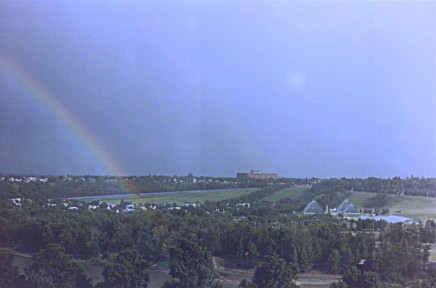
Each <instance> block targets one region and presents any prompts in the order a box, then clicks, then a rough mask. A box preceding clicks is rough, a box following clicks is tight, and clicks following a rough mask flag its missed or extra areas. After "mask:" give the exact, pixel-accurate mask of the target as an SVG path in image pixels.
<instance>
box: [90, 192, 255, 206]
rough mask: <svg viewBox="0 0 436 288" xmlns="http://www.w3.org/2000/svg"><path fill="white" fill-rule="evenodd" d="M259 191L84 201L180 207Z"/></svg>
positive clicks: (186, 193)
mask: <svg viewBox="0 0 436 288" xmlns="http://www.w3.org/2000/svg"><path fill="white" fill-rule="evenodd" d="M256 190H257V189H250V188H247V189H243V190H242V189H241V190H238V189H237V190H233V189H228V190H227V189H226V190H214V191H208V192H207V191H205V192H203V191H202V192H179V193H168V194H165V193H162V194H150V195H140V196H123V197H110V198H101V199H98V198H97V199H96V198H93V199H82V200H84V201H104V202H112V203H118V202H120V200H121V198H123V200H124V201H128V202H134V203H141V202H142V203H155V204H160V203H177V204H179V205H181V204H184V203H185V202H200V203H204V202H205V201H206V200H209V201H221V200H225V199H230V198H235V197H239V196H241V195H246V194H250V193H252V192H254V191H256Z"/></svg>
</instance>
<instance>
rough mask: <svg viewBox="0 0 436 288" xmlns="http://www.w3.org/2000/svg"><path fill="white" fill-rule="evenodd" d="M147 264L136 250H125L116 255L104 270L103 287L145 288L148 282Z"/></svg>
mask: <svg viewBox="0 0 436 288" xmlns="http://www.w3.org/2000/svg"><path fill="white" fill-rule="evenodd" d="M146 268H147V263H146V262H145V261H144V260H143V259H142V257H141V255H139V253H138V252H137V251H136V250H133V249H126V250H123V251H121V252H120V253H118V255H117V256H116V257H115V260H114V261H113V262H110V263H108V264H107V265H106V266H105V268H104V270H103V276H104V280H105V281H104V286H105V287H111V288H145V287H147V285H148V282H149V281H150V278H149V276H148V273H147V271H146V270H145V269H146Z"/></svg>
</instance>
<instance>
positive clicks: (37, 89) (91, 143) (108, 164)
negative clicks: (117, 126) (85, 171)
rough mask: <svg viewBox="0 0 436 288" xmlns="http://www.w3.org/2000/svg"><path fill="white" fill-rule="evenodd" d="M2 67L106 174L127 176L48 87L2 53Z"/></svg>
mask: <svg viewBox="0 0 436 288" xmlns="http://www.w3.org/2000/svg"><path fill="white" fill-rule="evenodd" d="M0 67H1V68H2V70H4V71H5V72H7V73H8V74H9V75H11V76H12V77H14V78H15V79H16V80H17V81H18V82H19V83H20V84H21V85H22V86H23V87H24V88H26V89H27V90H28V91H29V92H30V95H31V96H32V97H34V98H35V99H38V100H39V101H40V102H42V103H43V104H44V105H46V106H47V107H48V108H49V109H50V110H51V111H53V112H54V113H55V114H56V115H57V116H58V117H59V118H60V119H62V120H63V122H64V123H65V124H66V126H68V128H69V129H70V130H71V131H72V132H73V133H74V134H75V135H76V136H77V137H78V138H79V139H81V141H82V142H83V143H84V144H85V145H86V146H87V147H88V149H89V150H90V151H91V153H92V154H93V155H95V157H96V158H97V160H98V161H99V162H100V163H101V164H102V165H103V167H104V168H105V169H106V170H107V171H106V172H107V173H109V174H112V175H115V176H123V175H126V174H124V173H123V169H121V167H120V166H119V165H118V164H117V163H116V162H115V161H114V160H113V158H112V157H111V156H110V153H109V152H108V151H107V150H106V148H105V147H104V146H103V145H102V144H101V143H99V141H98V140H97V138H96V137H95V136H94V135H93V134H92V133H91V132H90V131H89V130H88V129H87V128H86V127H85V126H84V125H83V124H82V123H80V121H79V120H78V119H77V118H76V117H75V116H74V115H73V114H72V113H71V112H70V111H68V109H67V108H65V106H64V105H62V103H61V102H60V101H58V100H57V99H56V97H55V95H53V93H51V92H50V91H49V90H48V89H47V88H46V87H44V85H43V84H42V83H40V82H39V81H37V80H36V79H35V78H34V77H32V76H31V75H30V74H29V73H28V72H27V71H25V70H24V69H22V68H20V66H18V65H17V64H15V63H14V61H12V59H11V58H10V57H7V56H6V55H5V54H4V53H2V52H1V51H0Z"/></svg>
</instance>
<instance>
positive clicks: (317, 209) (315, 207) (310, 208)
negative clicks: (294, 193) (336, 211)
mask: <svg viewBox="0 0 436 288" xmlns="http://www.w3.org/2000/svg"><path fill="white" fill-rule="evenodd" d="M323 213H324V211H323V210H322V208H321V206H319V204H318V202H316V201H315V200H312V201H310V202H309V204H307V206H306V208H304V210H303V214H323Z"/></svg>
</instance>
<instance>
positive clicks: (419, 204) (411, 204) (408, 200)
mask: <svg viewBox="0 0 436 288" xmlns="http://www.w3.org/2000/svg"><path fill="white" fill-rule="evenodd" d="M375 195H376V194H375V193H366V192H353V193H352V194H351V196H350V198H349V200H350V201H351V202H352V203H353V204H354V205H356V206H357V207H359V208H366V207H365V206H364V205H363V204H364V202H365V200H367V199H369V198H371V197H374V196H375ZM389 199H390V200H391V201H390V202H391V203H390V204H388V205H387V206H386V207H387V208H389V213H390V214H393V213H394V212H395V211H397V210H401V211H402V212H401V214H399V215H402V216H405V217H410V218H413V219H414V220H418V219H421V220H422V221H426V220H427V219H433V220H436V198H427V197H418V196H396V195H389Z"/></svg>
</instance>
